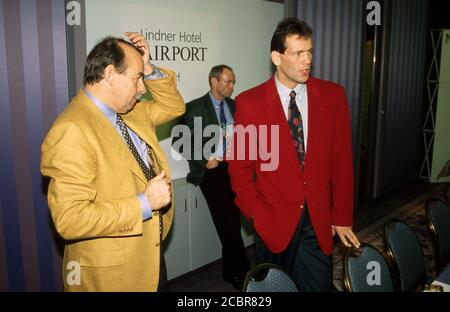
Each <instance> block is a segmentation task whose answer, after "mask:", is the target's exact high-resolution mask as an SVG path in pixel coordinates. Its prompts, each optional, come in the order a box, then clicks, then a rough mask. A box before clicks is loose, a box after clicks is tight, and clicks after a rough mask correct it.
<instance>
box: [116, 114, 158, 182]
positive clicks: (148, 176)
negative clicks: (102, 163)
mask: <svg viewBox="0 0 450 312" xmlns="http://www.w3.org/2000/svg"><path fill="white" fill-rule="evenodd" d="M116 124H117V125H118V126H119V128H120V131H121V132H122V135H123V138H124V139H125V142H127V145H128V147H129V148H130V151H131V153H132V154H133V156H134V158H135V159H136V161H137V162H138V164H139V167H141V169H142V172H144V175H145V178H146V179H147V180H151V179H153V178H154V177H155V176H156V175H155V171H154V170H153V168H152V166H150V168H149V167H147V165H146V164H145V162H144V161H143V160H142V158H141V156H140V155H139V152H138V151H137V149H136V146H134V144H133V141H132V140H131V137H130V134H129V133H128V131H127V125H126V124H125V121H123V119H122V116H120V115H119V114H117V119H116ZM147 148H148V146H147Z"/></svg>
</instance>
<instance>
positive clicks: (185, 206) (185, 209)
mask: <svg viewBox="0 0 450 312" xmlns="http://www.w3.org/2000/svg"><path fill="white" fill-rule="evenodd" d="M186 211H187V199H186V198H185V199H184V212H186Z"/></svg>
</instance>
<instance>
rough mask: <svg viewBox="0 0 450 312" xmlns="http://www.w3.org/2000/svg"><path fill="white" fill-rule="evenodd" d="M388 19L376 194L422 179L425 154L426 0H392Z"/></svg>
mask: <svg viewBox="0 0 450 312" xmlns="http://www.w3.org/2000/svg"><path fill="white" fill-rule="evenodd" d="M389 5H390V6H391V7H390V8H389V11H390V16H389V17H388V23H389V25H388V26H389V33H388V45H387V51H388V53H387V58H388V59H387V62H386V64H387V66H386V68H385V71H386V74H387V75H386V77H385V79H384V81H383V82H382V83H383V86H384V87H383V88H384V89H385V90H386V92H385V94H384V95H383V96H384V99H383V105H384V118H385V120H384V127H383V129H381V130H382V132H381V136H382V139H381V142H382V143H381V146H380V154H381V157H380V165H379V167H380V169H379V173H380V175H379V177H378V179H377V180H378V184H377V189H376V190H375V193H376V195H377V196H380V195H383V194H386V193H388V192H389V191H392V190H394V189H395V188H398V187H400V186H403V185H405V184H407V183H409V182H411V181H415V180H417V179H418V176H419V170H420V164H421V161H422V159H423V158H422V157H423V151H422V150H423V142H422V140H423V139H422V120H423V119H422V118H423V114H424V111H423V91H424V85H425V81H424V78H425V77H424V76H425V74H424V70H425V64H424V60H425V53H426V49H425V48H426V42H427V41H426V38H427V35H428V34H427V31H426V29H427V12H428V1H427V0H391V1H389Z"/></svg>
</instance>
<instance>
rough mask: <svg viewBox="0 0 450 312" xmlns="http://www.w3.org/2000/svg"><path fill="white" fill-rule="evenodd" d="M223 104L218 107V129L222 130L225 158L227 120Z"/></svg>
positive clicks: (222, 102)
mask: <svg viewBox="0 0 450 312" xmlns="http://www.w3.org/2000/svg"><path fill="white" fill-rule="evenodd" d="M224 105H225V102H224V101H221V102H220V104H219V106H220V127H221V128H222V136H223V142H222V143H223V156H224V158H225V155H226V151H227V118H226V117H225V109H224V107H223V106H224Z"/></svg>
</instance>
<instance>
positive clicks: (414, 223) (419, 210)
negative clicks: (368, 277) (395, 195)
mask: <svg viewBox="0 0 450 312" xmlns="http://www.w3.org/2000/svg"><path fill="white" fill-rule="evenodd" d="M430 198H442V199H443V187H436V188H434V189H432V190H431V191H429V192H426V193H424V194H423V195H422V196H420V197H419V198H417V199H416V200H414V201H412V202H409V203H408V204H406V205H404V206H402V207H400V208H399V209H397V210H395V211H394V212H392V213H390V214H389V215H387V216H385V217H384V218H382V219H380V220H379V221H377V222H375V223H374V224H372V225H370V226H368V227H366V228H364V229H363V230H361V231H359V232H358V233H357V236H358V238H359V239H360V241H361V242H365V243H370V244H372V245H374V246H375V247H376V248H377V249H378V250H379V251H381V252H382V253H383V255H386V254H385V247H384V242H383V225H384V222H385V221H386V220H388V219H391V218H399V219H401V220H403V221H404V222H405V223H407V224H408V225H409V226H410V227H411V228H412V229H413V230H414V232H415V233H416V235H417V236H418V238H419V240H420V242H421V244H422V247H423V252H424V255H425V266H426V275H427V278H434V277H435V276H436V272H435V263H434V262H435V261H434V248H433V243H432V241H431V236H430V233H429V229H428V226H427V221H426V217H425V201H426V200H427V199H430ZM344 252H345V246H344V245H342V244H341V243H340V244H338V245H337V246H336V247H335V249H334V251H333V278H334V286H335V287H336V289H337V290H339V291H342V290H343V282H342V279H343V270H342V264H343V261H342V260H343V255H344Z"/></svg>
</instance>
